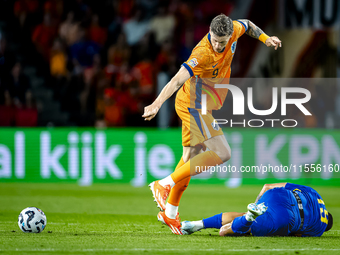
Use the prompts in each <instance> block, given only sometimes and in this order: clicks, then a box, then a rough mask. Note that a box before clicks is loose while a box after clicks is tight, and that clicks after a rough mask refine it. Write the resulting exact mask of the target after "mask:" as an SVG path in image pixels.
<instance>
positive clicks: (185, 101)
mask: <svg viewBox="0 0 340 255" xmlns="http://www.w3.org/2000/svg"><path fill="white" fill-rule="evenodd" d="M244 33H246V34H247V35H249V36H251V37H253V38H256V39H258V40H260V41H261V42H263V43H264V44H266V46H267V47H275V50H276V49H277V48H278V47H281V41H280V40H279V39H278V38H277V37H276V36H272V37H269V36H268V35H266V34H265V33H264V32H263V31H262V30H261V29H260V28H258V27H257V26H256V25H255V24H253V23H252V22H251V21H249V20H247V19H240V20H236V21H233V20H231V19H230V18H229V17H227V16H226V15H224V14H220V15H218V16H216V17H215V18H214V19H213V20H212V22H211V24H210V31H209V33H208V34H207V35H206V36H205V37H204V38H203V39H202V40H201V41H200V42H199V43H198V44H197V45H196V47H195V48H194V49H193V51H192V53H191V56H190V57H189V59H188V60H187V61H186V62H184V63H183V64H182V66H181V68H180V70H179V71H178V72H177V74H176V75H175V76H174V77H173V78H172V79H171V80H170V82H169V83H168V84H167V85H166V86H165V87H164V88H163V90H162V91H161V93H160V94H159V96H158V97H157V98H156V100H155V101H154V102H153V103H152V104H151V105H149V106H147V107H145V109H144V114H143V116H142V117H144V118H145V120H151V119H152V118H154V117H155V115H156V114H157V112H158V110H159V109H160V107H161V106H162V104H163V103H164V102H165V101H166V100H167V99H168V98H169V97H170V96H171V95H172V94H173V93H175V92H176V91H177V90H178V89H179V88H180V90H179V91H178V93H177V96H176V102H175V108H176V112H177V114H178V116H179V117H180V118H181V120H182V145H183V155H182V158H181V160H180V161H179V163H178V165H177V167H176V169H175V171H174V172H173V173H172V174H171V175H169V176H168V177H165V178H164V179H162V180H159V181H155V182H152V183H151V184H150V185H149V186H150V189H151V191H152V194H153V197H154V198H155V201H156V203H157V206H158V207H159V208H160V209H161V211H160V212H159V213H158V216H157V218H158V220H159V221H161V222H163V223H165V224H166V225H168V226H169V227H170V229H171V231H172V232H173V233H174V234H177V235H182V231H181V224H180V219H179V216H178V205H179V202H180V199H181V197H182V194H183V192H184V190H185V189H186V188H187V186H188V184H189V181H190V178H191V176H193V175H196V174H199V173H200V171H197V168H196V167H195V166H199V167H200V168H202V169H204V168H208V167H211V166H216V165H220V164H223V163H224V162H226V161H228V160H229V159H230V157H231V150H230V146H229V144H228V142H227V140H226V138H225V136H224V135H223V132H222V130H221V129H220V127H219V126H218V125H215V123H214V117H213V116H212V111H211V110H217V109H219V108H221V107H222V105H223V102H224V100H225V98H226V96H227V92H228V90H227V89H219V88H214V85H215V84H228V83H229V78H230V72H231V68H230V65H231V62H232V59H233V56H234V53H235V50H236V43H237V40H238V38H239V37H241V36H242V35H243V34H244ZM182 84H184V85H183V86H182ZM181 86H182V87H181ZM203 95H209V97H208V96H205V98H206V105H207V109H208V111H207V112H206V114H202V109H201V108H202V106H201V98H202V96H203ZM206 148H209V151H205V150H206ZM190 166H191V168H190ZM194 169H196V170H194ZM169 194H170V196H169ZM168 196H169V199H168V202H167V203H166V199H167V198H168ZM165 203H166V204H165Z"/></svg>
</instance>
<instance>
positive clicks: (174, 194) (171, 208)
mask: <svg viewBox="0 0 340 255" xmlns="http://www.w3.org/2000/svg"><path fill="white" fill-rule="evenodd" d="M201 149H202V147H201V146H200V145H197V146H194V147H185V146H183V156H182V162H183V164H185V163H186V162H188V161H189V160H190V157H194V156H196V155H198V154H199V153H200V152H201ZM177 170H178V168H176V169H175V171H177ZM190 179H191V177H190V176H189V177H187V178H185V179H183V180H181V181H180V182H178V183H176V185H175V186H174V187H173V188H172V189H171V192H170V195H169V199H168V202H167V204H166V209H165V214H166V215H167V216H168V217H170V218H172V219H174V218H175V217H176V215H177V212H178V206H179V202H180V200H181V197H182V195H183V192H184V191H185V190H186V188H187V187H188V185H189V182H190Z"/></svg>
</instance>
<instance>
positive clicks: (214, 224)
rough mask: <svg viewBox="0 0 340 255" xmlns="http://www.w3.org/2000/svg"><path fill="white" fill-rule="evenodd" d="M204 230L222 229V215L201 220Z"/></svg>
mask: <svg viewBox="0 0 340 255" xmlns="http://www.w3.org/2000/svg"><path fill="white" fill-rule="evenodd" d="M203 224H204V227H205V228H218V229H220V228H221V227H222V213H220V214H216V215H214V216H212V217H210V218H207V219H203Z"/></svg>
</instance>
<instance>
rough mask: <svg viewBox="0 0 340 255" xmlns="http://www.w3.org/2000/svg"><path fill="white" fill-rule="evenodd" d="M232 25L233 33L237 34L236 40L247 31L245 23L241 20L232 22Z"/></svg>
mask: <svg viewBox="0 0 340 255" xmlns="http://www.w3.org/2000/svg"><path fill="white" fill-rule="evenodd" d="M233 24H234V31H236V32H237V35H238V36H237V37H238V38H240V37H241V36H242V35H243V34H244V33H245V32H246V31H247V30H248V25H247V23H244V22H243V21H241V20H234V21H233Z"/></svg>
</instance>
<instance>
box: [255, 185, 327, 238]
mask: <svg viewBox="0 0 340 255" xmlns="http://www.w3.org/2000/svg"><path fill="white" fill-rule="evenodd" d="M293 191H295V192H297V194H298V195H299V197H300V199H301V201H302V205H303V212H304V223H303V225H302V228H301V229H299V228H300V224H301V217H300V212H299V208H298V203H297V200H296V198H295V197H294V195H293ZM262 202H264V203H265V205H266V206H268V210H267V211H266V213H264V214H263V215H261V216H259V217H257V218H256V221H255V222H254V223H253V224H252V226H251V233H252V234H253V235H254V236H273V235H281V236H287V235H302V236H321V235H322V234H323V232H324V231H325V229H326V227H327V224H328V212H327V210H326V207H325V204H324V202H323V200H322V197H321V196H320V195H319V194H318V193H317V192H316V191H315V190H314V189H312V188H310V187H307V186H302V185H296V184H291V183H287V184H286V186H285V187H284V188H274V189H271V190H268V191H267V192H265V193H264V194H263V196H262V197H261V199H260V200H259V201H258V203H262Z"/></svg>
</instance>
